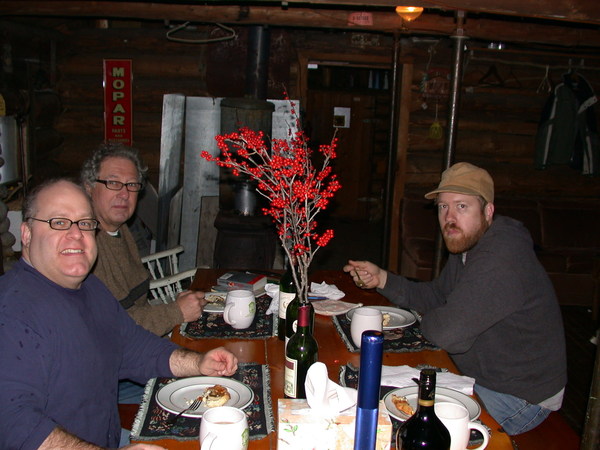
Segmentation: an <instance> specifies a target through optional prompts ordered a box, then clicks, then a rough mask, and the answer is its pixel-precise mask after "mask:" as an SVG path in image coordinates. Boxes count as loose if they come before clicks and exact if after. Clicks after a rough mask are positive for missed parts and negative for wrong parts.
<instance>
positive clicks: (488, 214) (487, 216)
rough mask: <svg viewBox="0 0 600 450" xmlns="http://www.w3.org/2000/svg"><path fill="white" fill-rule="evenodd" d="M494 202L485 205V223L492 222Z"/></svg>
mask: <svg viewBox="0 0 600 450" xmlns="http://www.w3.org/2000/svg"><path fill="white" fill-rule="evenodd" d="M494 209H495V208H494V204H493V203H488V204H487V205H485V211H484V213H485V220H486V221H487V223H489V224H491V223H492V219H493V218H494Z"/></svg>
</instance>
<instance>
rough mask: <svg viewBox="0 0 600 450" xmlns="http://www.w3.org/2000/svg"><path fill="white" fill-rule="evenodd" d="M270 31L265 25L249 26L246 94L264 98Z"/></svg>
mask: <svg viewBox="0 0 600 450" xmlns="http://www.w3.org/2000/svg"><path fill="white" fill-rule="evenodd" d="M269 47H270V33H269V29H268V27H266V26H255V27H251V28H250V31H249V33H248V56H247V58H248V59H247V63H246V96H247V97H250V98H256V99H260V100H265V99H266V98H267V83H268V78H269V77H268V75H269Z"/></svg>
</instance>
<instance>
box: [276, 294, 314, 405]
mask: <svg viewBox="0 0 600 450" xmlns="http://www.w3.org/2000/svg"><path fill="white" fill-rule="evenodd" d="M309 316H310V306H309V305H301V306H300V307H299V308H298V331H296V333H294V335H293V336H292V337H291V338H290V340H289V342H288V343H287V345H286V347H285V371H284V385H283V392H284V395H285V397H286V398H306V392H305V390H304V381H305V380H306V373H307V372H308V368H309V367H310V366H312V365H313V364H314V363H316V362H317V359H318V346H317V341H316V340H315V338H314V337H313V335H312V334H311V333H310V327H309Z"/></svg>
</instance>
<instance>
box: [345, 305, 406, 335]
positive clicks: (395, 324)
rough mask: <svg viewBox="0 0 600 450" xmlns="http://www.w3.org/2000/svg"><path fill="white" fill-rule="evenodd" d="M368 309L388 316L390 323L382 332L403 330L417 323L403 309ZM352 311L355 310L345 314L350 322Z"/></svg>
mask: <svg viewBox="0 0 600 450" xmlns="http://www.w3.org/2000/svg"><path fill="white" fill-rule="evenodd" d="M368 308H373V309H378V310H379V311H381V313H382V314H384V313H386V314H389V315H390V321H389V322H388V324H387V325H386V326H384V327H383V329H384V330H393V329H395V328H404V327H407V326H409V325H412V324H413V323H415V322H416V321H417V318H416V317H415V315H414V314H413V313H411V312H410V311H407V310H405V309H400V308H394V307H393V306H369V307H368ZM354 311H356V310H355V309H353V310H350V311H348V313H347V314H346V317H347V318H348V320H352V316H353V315H354Z"/></svg>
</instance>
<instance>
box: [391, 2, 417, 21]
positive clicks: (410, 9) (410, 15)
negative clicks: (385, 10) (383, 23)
mask: <svg viewBox="0 0 600 450" xmlns="http://www.w3.org/2000/svg"><path fill="white" fill-rule="evenodd" d="M422 12H423V8H422V7H420V6H396V14H398V15H399V16H400V17H402V20H405V21H406V22H410V21H412V20H415V19H416V18H417V17H419V16H420V15H421V13H422Z"/></svg>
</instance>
